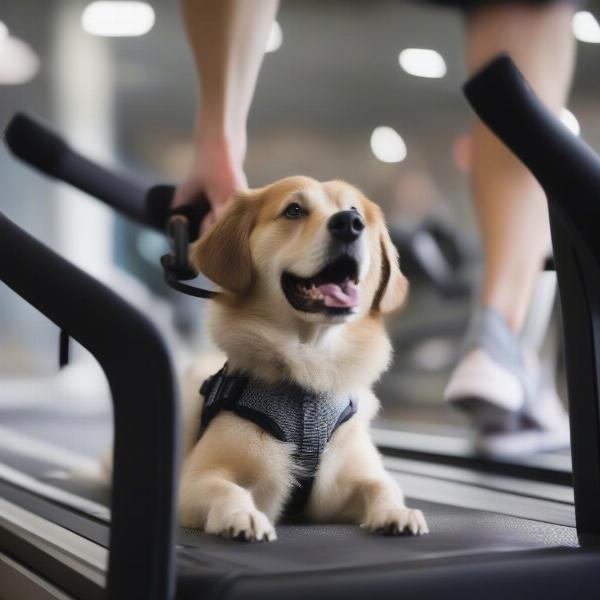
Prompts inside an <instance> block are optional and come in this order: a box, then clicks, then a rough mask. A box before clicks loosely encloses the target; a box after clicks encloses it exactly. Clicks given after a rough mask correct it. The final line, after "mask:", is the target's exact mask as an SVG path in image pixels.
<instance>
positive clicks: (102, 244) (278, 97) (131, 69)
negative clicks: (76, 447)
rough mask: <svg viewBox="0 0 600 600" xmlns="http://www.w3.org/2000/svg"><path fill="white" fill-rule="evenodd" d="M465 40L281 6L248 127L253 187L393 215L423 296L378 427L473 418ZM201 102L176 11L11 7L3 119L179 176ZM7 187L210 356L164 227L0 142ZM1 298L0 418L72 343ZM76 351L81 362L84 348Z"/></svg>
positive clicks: (4, 196) (144, 172)
mask: <svg viewBox="0 0 600 600" xmlns="http://www.w3.org/2000/svg"><path fill="white" fill-rule="evenodd" d="M127 4H129V5H131V4H134V5H135V6H134V7H133V8H131V12H129V13H128V14H129V15H130V16H129V17H127V18H121V19H117V18H116V17H115V13H114V10H115V5H121V8H123V6H124V5H127ZM117 9H118V7H117ZM594 14H596V15H599V16H600V3H597V2H590V3H588V4H587V5H586V6H585V10H584V11H582V12H580V13H578V14H577V15H576V17H575V19H574V21H573V31H574V35H576V37H577V38H578V40H580V42H579V43H578V59H577V69H576V75H575V81H574V85H573V89H572V94H571V100H570V102H569V105H568V107H565V111H563V118H564V120H565V123H566V124H567V125H568V126H569V127H571V128H573V129H574V130H576V131H577V132H579V133H580V135H582V136H583V137H584V138H585V139H586V141H588V142H589V143H590V144H591V145H592V146H593V147H595V148H600V105H599V104H598V98H599V97H600V78H599V77H598V76H597V73H598V68H597V65H598V59H599V57H600V25H598V22H597V21H596V19H595V17H594ZM462 30H463V26H462V19H461V15H460V14H459V13H458V12H457V11H455V10H451V9H444V8H440V7H439V6H427V5H426V4H424V3H421V2H410V1H408V0H407V1H399V0H372V1H370V2H364V1H362V0H329V1H328V2H322V1H318V0H303V1H302V2H299V1H291V0H287V1H286V0H283V1H282V4H281V8H280V11H279V14H278V16H277V22H276V23H274V24H273V27H272V31H271V35H270V38H269V43H268V47H267V49H266V52H267V55H266V57H265V61H264V65H263V68H262V72H261V75H260V79H259V83H258V89H257V92H256V96H255V100H254V104H253V108H252V111H251V115H250V123H249V149H248V157H247V162H246V168H247V174H248V177H249V181H250V184H251V185H253V186H259V185H262V184H265V183H268V182H270V181H273V180H275V179H278V178H281V177H284V176H287V175H293V174H307V175H312V176H314V177H316V178H320V179H330V178H334V177H340V178H345V179H347V180H349V181H350V182H352V183H354V184H356V185H358V186H359V187H361V188H362V189H363V190H364V191H365V192H366V194H367V195H368V196H370V197H371V198H372V199H374V200H375V201H377V202H379V203H380V204H381V205H382V206H383V207H384V208H385V210H386V213H387V215H388V218H389V222H390V225H391V228H392V231H393V236H394V239H395V240H396V242H397V243H398V245H399V247H400V250H401V255H402V260H403V267H404V270H405V271H406V272H407V274H408V276H409V278H410V280H411V284H412V293H411V297H410V301H409V303H408V305H407V308H406V310H405V311H404V312H403V313H401V314H400V315H399V316H397V317H395V318H393V319H392V320H391V321H390V329H391V332H392V336H393V340H394V345H395V348H396V359H395V362H394V365H393V367H392V369H391V370H390V372H389V373H388V374H387V375H386V376H385V377H384V379H383V380H382V382H381V385H380V390H379V392H380V396H381V398H382V401H383V405H384V410H383V412H382V421H383V422H385V423H386V424H392V425H393V424H394V423H395V422H397V421H399V422H402V423H403V426H405V427H406V426H407V423H408V424H409V425H408V426H409V427H410V426H411V425H410V424H412V426H413V427H415V428H417V429H419V428H421V429H423V428H425V429H427V430H428V431H436V428H446V429H447V428H448V427H455V428H457V430H460V427H461V425H462V421H461V419H460V417H459V416H457V415H454V414H453V413H452V412H451V411H449V410H447V409H446V407H445V406H444V405H443V403H442V400H441V395H442V390H443V386H444V383H445V381H446V378H447V376H448V374H449V371H450V369H451V366H452V365H453V362H454V361H455V360H456V358H457V353H458V350H459V344H460V339H461V333H462V332H463V331H464V327H465V324H466V320H467V318H468V311H469V306H470V303H471V301H472V297H473V294H474V293H475V292H476V290H477V285H478V278H479V273H480V263H481V253H480V248H479V242H478V238H477V230H476V227H475V221H474V214H473V210H472V207H471V203H470V200H469V192H468V186H467V181H466V171H467V170H468V168H469V138H468V133H469V129H470V127H471V124H472V122H473V115H472V113H471V111H470V109H469V108H468V106H467V104H466V102H465V100H464V98H463V96H462V94H461V84H462V82H463V81H464V80H465V78H466V72H465V68H464V66H463V54H464V51H463V34H462ZM196 95H197V82H196V77H195V72H194V67H193V62H192V56H191V53H190V51H189V49H188V46H187V42H186V39H185V36H184V33H183V28H182V24H181V19H180V14H179V6H178V3H177V2H172V1H168V0H152V1H151V2H148V3H145V2H136V3H126V2H92V3H90V2H85V1H83V0H48V1H46V2H35V1H33V0H4V1H3V2H2V4H1V6H0V125H1V126H2V127H4V125H5V124H6V122H7V121H8V119H9V118H10V117H11V115H12V114H13V113H14V112H15V111H17V110H25V111H29V112H31V113H34V114H36V115H39V116H40V117H43V118H44V119H46V120H47V121H48V122H49V123H51V124H53V125H54V126H55V127H56V128H57V129H58V130H60V131H62V132H63V133H64V134H65V135H66V137H68V139H70V140H71V141H72V143H73V144H74V145H75V146H76V147H78V148H79V149H81V150H83V151H85V152H86V153H88V154H89V155H90V156H92V157H94V158H96V159H98V160H100V161H102V162H104V163H106V164H109V165H113V166H117V167H118V168H122V169H126V170H130V171H132V172H134V173H135V174H136V175H137V176H139V177H140V178H142V179H145V180H147V181H149V182H153V181H156V182H158V181H171V182H177V181H178V180H179V179H180V178H181V177H182V176H183V174H184V172H185V169H186V168H187V165H188V161H189V159H190V157H191V150H192V146H191V131H192V126H193V121H192V119H193V114H194V106H195V102H196ZM0 182H1V187H0V209H1V210H2V211H3V212H5V213H6V214H7V216H9V217H10V218H11V219H13V220H14V221H16V222H17V223H18V224H19V225H21V226H22V227H24V228H25V229H26V230H28V231H29V232H31V233H33V234H34V235H35V236H37V237H38V238H39V239H41V240H43V241H44V242H45V243H47V244H49V245H50V246H51V247H52V248H54V249H55V250H57V251H58V252H60V253H61V254H63V255H65V256H67V257H68V258H69V259H70V260H72V261H74V262H75V263H77V264H79V265H80V266H82V267H83V268H85V269H86V270H88V271H89V272H91V273H93V274H94V275H96V276H98V277H100V278H101V279H103V280H104V281H106V282H108V283H109V284H110V285H112V286H114V287H116V288H117V289H118V290H120V291H121V292H122V293H123V294H125V295H126V296H127V297H128V298H129V299H131V300H132V301H133V302H135V303H137V304H139V305H140V306H141V307H142V308H144V309H145V310H146V311H147V312H149V313H150V314H151V316H153V317H154V318H155V319H156V320H157V321H160V324H161V327H163V329H164V330H165V331H170V332H171V333H173V335H172V339H173V344H174V345H175V346H178V345H181V346H182V347H183V346H185V347H186V348H199V347H203V346H204V341H203V335H202V321H201V317H200V312H201V303H202V301H200V300H195V299H190V298H187V297H184V296H177V295H176V294H175V293H169V290H168V288H166V286H164V285H163V284H162V282H161V275H160V272H159V269H158V264H159V263H158V259H159V256H160V255H161V253H163V251H164V241H163V240H162V238H161V237H160V235H158V234H154V233H150V232H147V231H143V230H141V229H140V228H137V227H134V226H132V225H130V224H128V223H126V222H125V221H124V220H122V219H120V218H118V217H116V216H115V215H114V214H113V213H111V212H110V211H109V210H107V209H106V208H104V207H103V206H101V205H99V203H98V202H96V201H95V200H94V199H91V198H89V197H86V196H85V195H83V194H81V193H78V192H75V191H73V190H71V189H69V188H67V187H66V186H64V185H59V184H55V183H52V182H49V181H48V180H46V179H44V178H42V177H40V176H38V175H37V174H35V173H33V172H32V171H31V170H30V169H29V168H26V167H24V166H23V165H21V164H19V163H18V162H16V161H15V160H14V159H13V158H12V157H11V156H10V155H9V154H8V152H7V151H6V149H5V148H4V146H2V145H0ZM0 242H1V240H0ZM14 260H16V261H18V260H19V257H18V256H15V257H14ZM140 282H141V283H140ZM0 307H1V310H0V377H1V378H2V381H1V382H0V407H1V406H10V405H11V404H15V403H22V402H24V401H26V400H27V398H28V396H31V397H32V396H35V395H36V394H38V396H39V394H40V390H43V389H47V388H44V386H45V385H47V383H48V382H50V381H54V379H53V378H55V376H56V373H57V361H58V359H57V354H58V332H57V330H56V328H55V327H54V326H53V325H52V324H51V323H49V322H47V321H46V320H45V319H44V318H43V317H41V316H40V315H38V314H37V313H36V311H35V310H33V309H32V308H31V307H29V306H28V305H27V304H26V303H25V302H23V301H21V300H20V299H19V298H17V296H16V295H15V294H13V293H12V292H10V291H9V290H8V289H7V288H5V287H0ZM91 318H94V316H92V317H91ZM553 322H554V323H556V319H554V321H553ZM553 327H555V325H554V326H553ZM554 337H555V338H556V336H554ZM115 343H118V340H115ZM75 359H76V362H77V360H81V361H83V362H84V363H85V356H84V353H83V352H82V351H76V352H75ZM89 373H91V371H87V370H85V369H84V370H82V371H80V372H79V374H78V375H76V376H72V377H70V378H68V386H67V387H68V389H69V390H70V393H71V394H72V395H73V398H74V400H73V403H72V404H70V407H71V408H75V407H77V403H78V402H79V401H78V400H77V398H78V397H81V398H84V397H85V398H87V397H89V398H92V397H94V396H95V392H94V390H90V389H89V388H93V387H94V385H95V384H94V383H92V382H93V381H96V378H95V376H92V375H90V374H89ZM36 382H38V384H40V385H38V387H37V388H36ZM42 383H43V385H41V384H42ZM36 389H37V390H38V391H37V392H36V391H35V390H36ZM101 395H102V394H101ZM34 401H35V402H44V401H45V402H53V400H52V399H51V398H50V397H49V396H46V397H45V398H44V397H41V398H40V397H37V399H35V398H33V399H32V402H34ZM81 402H82V403H83V402H84V400H81ZM104 406H105V405H104ZM79 408H82V407H81V406H79Z"/></svg>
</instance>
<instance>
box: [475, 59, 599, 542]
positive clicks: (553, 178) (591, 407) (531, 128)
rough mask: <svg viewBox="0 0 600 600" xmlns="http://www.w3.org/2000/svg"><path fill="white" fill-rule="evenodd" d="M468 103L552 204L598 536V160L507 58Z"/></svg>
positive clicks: (580, 490)
mask: <svg viewBox="0 0 600 600" xmlns="http://www.w3.org/2000/svg"><path fill="white" fill-rule="evenodd" d="M464 91H465V95H466V97H467V99H468V100H469V102H470V104H471V106H472V107H473V108H474V109H475V111H476V113H477V114H478V115H479V117H481V119H482V121H483V122H484V123H485V124H486V125H487V126H489V127H490V129H491V130H492V131H493V132H494V133H495V134H496V135H498V137H499V138H500V139H501V140H502V141H503V142H504V143H505V144H506V145H507V146H508V147H509V148H510V150H512V151H513V152H514V153H515V154H516V156H517V157H518V158H519V159H521V161H522V162H523V163H524V164H525V166H526V167H527V168H528V169H529V170H530V171H531V172H532V174H533V175H534V176H535V177H536V178H537V180H538V181H539V182H540V184H541V185H542V187H543V188H544V191H545V192H546V196H547V199H548V207H549V214H550V224H551V231H552V244H553V247H554V257H555V262H556V274H557V277H558V284H559V291H560V299H561V308H562V322H563V333H564V343H565V356H566V366H567V383H568V391H569V416H570V426H571V456H572V463H573V485H574V494H575V513H576V520H577V530H578V532H579V534H580V536H586V535H587V534H595V535H599V534H600V389H599V388H600V386H599V379H600V362H599V357H600V286H599V282H600V236H599V235H598V234H597V229H598V225H599V223H600V158H599V157H598V155H597V154H596V153H595V152H594V151H593V150H592V149H591V148H590V147H589V146H588V145H587V144H585V142H583V141H582V140H581V139H580V138H578V137H577V136H575V135H574V134H573V133H572V132H570V131H569V130H568V129H567V127H566V126H565V125H564V124H563V123H561V122H560V120H559V119H558V118H557V117H556V116H555V115H553V114H552V113H551V111H550V110H549V109H548V108H547V107H546V106H545V105H544V104H543V103H542V102H541V100H540V99H539V98H538V97H537V96H536V95H535V94H534V92H533V91H532V90H531V88H530V87H529V86H528V84H527V82H526V81H525V79H524V78H523V76H522V75H521V73H520V72H519V70H518V69H517V68H516V67H515V65H514V64H513V62H512V61H511V59H510V58H509V57H508V56H507V55H501V56H499V57H498V58H496V59H494V60H493V61H492V62H491V63H489V64H488V65H487V66H486V67H485V68H483V69H482V70H481V71H480V72H479V73H478V74H476V75H475V76H474V77H473V78H472V79H471V80H469V81H468V82H467V84H466V85H465V87H464Z"/></svg>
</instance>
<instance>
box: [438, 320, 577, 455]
mask: <svg viewBox="0 0 600 600" xmlns="http://www.w3.org/2000/svg"><path fill="white" fill-rule="evenodd" d="M468 339H469V342H470V343H469V344H468V346H467V347H469V346H470V348H471V349H470V350H468V351H467V352H466V353H465V355H464V357H463V359H462V360H461V362H460V363H459V364H458V366H457V367H456V369H455V370H454V372H453V373H452V375H451V377H450V380H449V382H448V385H447V387H446V391H445V394H444V399H445V400H446V401H447V402H449V403H450V404H451V405H452V406H454V407H456V408H458V409H459V410H461V411H462V412H464V413H466V414H467V415H468V416H469V418H470V419H471V421H472V423H473V426H474V428H475V433H476V437H475V448H476V450H477V451H478V452H481V453H486V454H493V455H509V454H512V455H515V454H524V453H531V452H537V451H542V450H550V449H556V448H562V447H568V445H569V441H570V440H569V421H568V416H567V414H566V411H565V409H564V408H563V406H562V404H561V401H560V398H559V397H558V394H557V393H556V389H555V386H554V383H553V382H551V381H544V377H543V373H542V371H541V368H540V365H539V361H538V359H537V356H536V355H535V354H534V353H533V352H530V351H528V350H527V349H525V348H523V347H522V346H521V344H520V342H519V340H518V338H517V337H516V336H515V335H514V334H513V333H512V332H511V331H510V330H509V329H508V327H507V326H506V324H505V323H504V321H503V319H502V318H501V317H500V315H498V314H497V313H495V312H494V311H491V310H489V309H483V310H482V311H481V312H480V313H479V314H478V315H476V317H475V318H474V320H473V323H472V326H471V330H470V332H469V336H468Z"/></svg>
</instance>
